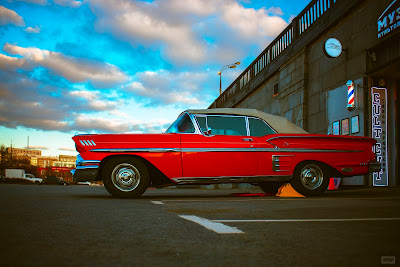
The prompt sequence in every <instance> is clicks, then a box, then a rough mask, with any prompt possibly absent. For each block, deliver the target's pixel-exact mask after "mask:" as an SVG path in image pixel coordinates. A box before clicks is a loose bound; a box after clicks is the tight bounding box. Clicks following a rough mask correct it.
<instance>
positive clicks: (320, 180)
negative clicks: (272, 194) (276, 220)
mask: <svg viewBox="0 0 400 267" xmlns="http://www.w3.org/2000/svg"><path fill="white" fill-rule="evenodd" d="M290 184H291V185H292V187H293V188H294V189H295V190H296V191H297V192H299V193H300V194H302V195H304V196H319V195H321V194H323V193H324V192H325V190H326V189H327V188H328V185H329V176H328V171H327V168H326V167H325V166H324V165H323V164H321V163H316V162H303V163H300V164H299V165H297V167H296V169H295V170H294V174H293V179H292V181H290Z"/></svg>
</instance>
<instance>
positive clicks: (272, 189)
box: [258, 182, 282, 195]
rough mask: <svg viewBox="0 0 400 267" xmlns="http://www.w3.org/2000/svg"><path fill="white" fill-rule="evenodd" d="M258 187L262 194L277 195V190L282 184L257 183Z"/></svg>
mask: <svg viewBox="0 0 400 267" xmlns="http://www.w3.org/2000/svg"><path fill="white" fill-rule="evenodd" d="M258 186H259V187H260V188H261V190H262V191H263V192H264V193H267V194H274V195H276V194H277V193H278V190H279V188H280V187H281V186H282V183H279V182H262V183H258Z"/></svg>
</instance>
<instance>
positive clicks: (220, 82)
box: [218, 61, 240, 95]
mask: <svg viewBox="0 0 400 267" xmlns="http://www.w3.org/2000/svg"><path fill="white" fill-rule="evenodd" d="M239 64H240V62H239V61H238V62H235V63H233V64H228V65H225V66H223V67H222V69H221V70H220V71H218V75H219V95H221V94H222V79H221V75H222V72H223V71H224V70H226V69H234V68H236V65H239Z"/></svg>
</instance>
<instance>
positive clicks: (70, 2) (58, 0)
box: [53, 0, 85, 7]
mask: <svg viewBox="0 0 400 267" xmlns="http://www.w3.org/2000/svg"><path fill="white" fill-rule="evenodd" d="M53 1H54V3H55V4H57V5H60V6H66V7H80V6H81V5H82V4H83V3H84V2H85V1H75V0H53Z"/></svg>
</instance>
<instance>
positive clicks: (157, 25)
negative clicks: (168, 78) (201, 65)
mask: <svg viewBox="0 0 400 267" xmlns="http://www.w3.org/2000/svg"><path fill="white" fill-rule="evenodd" d="M92 4H93V5H94V6H95V10H99V9H100V10H101V11H98V12H99V13H100V14H101V17H100V18H99V21H98V23H97V27H98V28H100V29H102V30H107V31H111V32H113V33H115V34H117V35H119V36H122V38H126V39H128V40H130V41H132V42H133V43H134V42H135V41H136V40H139V41H142V42H145V43H157V42H160V41H161V42H162V43H164V44H165V53H166V55H167V56H168V57H170V58H173V59H176V60H177V61H183V60H189V61H193V62H201V61H202V59H203V58H204V55H205V48H206V47H205V45H204V44H203V42H202V40H201V39H199V38H197V37H196V36H195V35H194V34H193V32H192V30H191V27H190V26H191V25H190V24H187V23H184V22H181V21H177V20H175V19H166V18H165V17H164V16H163V15H162V13H164V12H163V11H162V10H160V8H158V3H154V4H153V5H150V4H143V3H142V4H139V3H138V4H135V3H134V2H129V1H125V0H118V1H113V2H112V4H111V3H110V2H109V1H105V0H95V1H93V2H92Z"/></svg>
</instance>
